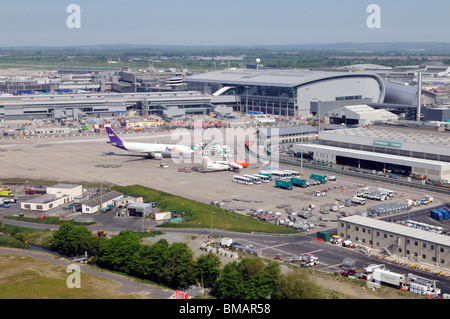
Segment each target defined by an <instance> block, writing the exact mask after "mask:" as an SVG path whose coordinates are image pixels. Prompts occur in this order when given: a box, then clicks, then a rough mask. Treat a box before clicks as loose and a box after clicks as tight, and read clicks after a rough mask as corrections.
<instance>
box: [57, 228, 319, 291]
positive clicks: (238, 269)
mask: <svg viewBox="0 0 450 319" xmlns="http://www.w3.org/2000/svg"><path fill="white" fill-rule="evenodd" d="M51 249H52V250H54V251H56V252H58V253H60V254H62V255H65V256H69V257H70V256H78V255H82V254H84V253H85V251H86V252H87V253H88V254H89V255H91V256H93V258H92V261H91V262H92V263H94V264H96V265H97V266H99V267H101V268H105V269H110V270H114V271H117V272H121V273H124V274H127V275H130V276H134V277H137V278H141V279H146V280H149V281H152V282H154V283H158V284H161V285H164V286H167V287H170V288H173V289H180V288H186V287H188V286H190V285H192V284H197V283H201V284H202V285H203V286H204V287H205V288H209V289H210V291H211V294H212V295H213V296H214V297H216V298H218V299H265V298H274V299H290V298H292V299H307V298H314V299H318V298H326V295H325V293H324V292H323V291H322V290H321V288H320V287H319V286H318V285H316V284H315V283H314V282H313V281H312V280H311V279H310V278H309V277H308V276H307V275H306V274H305V272H299V271H291V272H288V273H287V274H281V270H280V265H279V264H278V263H277V262H274V261H268V262H265V261H263V260H262V259H261V258H243V259H242V260H240V261H233V262H230V263H227V264H226V265H225V266H224V267H222V265H221V261H220V259H219V257H218V256H217V255H216V254H213V253H205V254H202V255H200V256H199V257H198V258H194V254H193V252H192V250H191V249H190V248H189V247H188V245H187V244H186V243H183V242H176V243H172V244H169V243H168V242H167V240H165V239H161V240H159V241H158V242H156V243H154V244H142V243H141V237H140V236H138V234H137V233H135V232H132V231H129V230H123V231H121V232H120V233H119V234H118V235H115V236H112V237H111V238H110V239H106V238H103V237H96V236H93V235H92V232H91V231H89V230H88V229H87V227H86V226H74V225H71V224H69V223H64V224H62V225H61V226H60V228H59V230H57V231H55V232H54V234H53V238H52V239H51Z"/></svg>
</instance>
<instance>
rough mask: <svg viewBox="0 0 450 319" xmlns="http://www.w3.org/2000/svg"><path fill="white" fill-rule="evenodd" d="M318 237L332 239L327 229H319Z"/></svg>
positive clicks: (325, 239) (324, 239) (326, 239)
mask: <svg viewBox="0 0 450 319" xmlns="http://www.w3.org/2000/svg"><path fill="white" fill-rule="evenodd" d="M317 238H320V239H323V241H330V233H328V232H326V231H318V232H317Z"/></svg>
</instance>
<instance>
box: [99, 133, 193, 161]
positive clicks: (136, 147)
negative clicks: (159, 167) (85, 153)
mask: <svg viewBox="0 0 450 319" xmlns="http://www.w3.org/2000/svg"><path fill="white" fill-rule="evenodd" d="M105 129H106V133H108V137H109V142H107V143H108V144H111V145H113V146H115V147H117V148H120V149H123V150H126V151H128V152H131V153H147V154H148V156H149V157H151V158H156V159H161V158H163V157H184V156H185V155H191V154H192V153H193V150H192V149H191V148H190V147H188V146H184V145H169V144H157V143H130V142H125V141H122V139H121V138H120V137H119V136H117V134H116V133H115V132H114V131H113V129H112V128H111V126H109V125H105Z"/></svg>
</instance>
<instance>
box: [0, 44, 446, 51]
mask: <svg viewBox="0 0 450 319" xmlns="http://www.w3.org/2000/svg"><path fill="white" fill-rule="evenodd" d="M236 48H239V49H249V50H254V49H267V50H288V51H291V50H317V51H354V52H356V51H370V52H377V53H381V52H399V51H400V52H405V53H407V52H409V53H413V52H418V53H421V52H422V53H436V54H450V43H446V42H373V43H352V42H345V43H324V44H314V43H313V44H286V45H264V44H261V45H248V46H243V45H223V46H217V45H215V46H198V45H195V46H189V45H185V46H180V45H158V44H104V45H101V44H100V45H84V46H17V47H6V46H5V47H1V46H0V49H3V50H17V51H20V50H52V49H55V50H64V49H75V50H107V51H110V50H141V49H159V50H173V51H178V50H196V51H202V50H229V49H236Z"/></svg>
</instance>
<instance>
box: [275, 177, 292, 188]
mask: <svg viewBox="0 0 450 319" xmlns="http://www.w3.org/2000/svg"><path fill="white" fill-rule="evenodd" d="M275 187H278V188H284V189H288V190H292V189H293V187H292V183H291V181H283V180H281V179H276V180H275Z"/></svg>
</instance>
